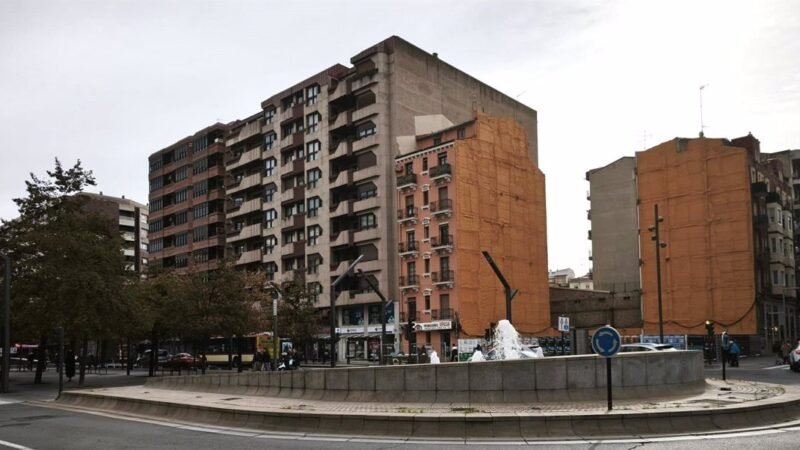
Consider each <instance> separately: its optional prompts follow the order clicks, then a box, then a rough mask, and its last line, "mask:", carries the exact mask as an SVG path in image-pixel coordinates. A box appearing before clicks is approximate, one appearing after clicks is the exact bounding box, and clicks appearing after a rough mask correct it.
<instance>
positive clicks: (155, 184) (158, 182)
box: [150, 177, 164, 192]
mask: <svg viewBox="0 0 800 450" xmlns="http://www.w3.org/2000/svg"><path fill="white" fill-rule="evenodd" d="M163 186H164V178H162V177H157V178H155V179H153V180H150V192H153V191H155V190H156V189H161V188H162V187H163Z"/></svg>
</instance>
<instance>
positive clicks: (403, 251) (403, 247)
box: [398, 241, 419, 258]
mask: <svg viewBox="0 0 800 450" xmlns="http://www.w3.org/2000/svg"><path fill="white" fill-rule="evenodd" d="M398 253H399V254H400V257H401V258H416V257H417V256H418V255H419V241H408V242H400V243H399V245H398Z"/></svg>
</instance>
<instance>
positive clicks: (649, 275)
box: [589, 135, 797, 351]
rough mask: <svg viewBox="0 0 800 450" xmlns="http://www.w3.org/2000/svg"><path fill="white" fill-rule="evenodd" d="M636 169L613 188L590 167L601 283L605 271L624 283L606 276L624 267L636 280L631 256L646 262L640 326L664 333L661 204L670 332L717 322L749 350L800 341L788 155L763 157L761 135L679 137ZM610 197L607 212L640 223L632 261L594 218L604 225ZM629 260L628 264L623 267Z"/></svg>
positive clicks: (643, 156)
mask: <svg viewBox="0 0 800 450" xmlns="http://www.w3.org/2000/svg"><path fill="white" fill-rule="evenodd" d="M633 169H634V170H633V171H631V170H630V164H628V167H626V168H625V169H624V170H623V171H622V173H621V174H620V177H621V178H624V179H623V180H620V181H619V182H618V183H611V184H609V183H594V182H593V180H594V175H595V174H597V173H602V170H598V171H592V172H590V174H591V175H590V177H589V178H590V183H592V184H591V200H592V231H593V236H592V244H593V245H592V248H593V251H592V254H593V258H594V260H593V262H594V273H595V279H596V283H597V285H598V286H600V284H599V283H600V282H601V279H600V277H603V280H602V281H603V282H609V283H617V281H616V280H614V279H613V278H612V279H608V278H605V277H604V276H603V274H611V273H615V272H614V271H615V270H617V272H616V273H617V275H615V276H618V277H619V278H621V279H620V280H619V281H620V282H623V281H626V280H627V279H630V278H631V277H632V276H633V275H634V274H635V272H636V271H635V270H634V269H633V264H632V261H631V260H632V259H633V261H636V262H637V263H638V264H639V274H640V277H641V287H640V293H641V311H642V331H641V332H643V333H644V334H651V335H652V334H658V329H659V320H658V288H657V275H658V274H657V267H656V259H655V258H656V255H655V253H656V252H655V245H656V243H655V241H654V240H653V237H652V233H651V231H649V227H651V226H653V225H654V223H655V220H656V218H655V216H654V206H655V205H658V206H659V216H661V217H662V221H661V222H660V223H659V228H660V240H661V242H664V243H665V244H666V246H665V247H663V248H662V249H661V258H662V261H661V280H662V312H663V327H664V332H665V334H674V335H703V334H705V332H706V330H705V321H706V320H711V321H713V322H714V323H715V324H716V327H717V329H716V330H717V332H720V331H722V330H727V331H728V332H729V333H731V334H733V335H735V336H738V337H740V339H741V341H742V343H743V344H744V346H745V349H746V350H747V351H764V350H769V348H770V347H771V346H772V345H773V344H774V343H775V342H778V341H780V340H782V339H794V338H796V336H797V325H796V324H797V322H796V309H795V308H794V307H793V305H794V301H793V299H794V297H793V296H794V293H793V291H792V290H791V289H786V287H787V286H794V282H795V281H794V280H795V263H794V252H793V247H794V244H793V242H794V240H793V236H794V234H793V225H792V224H791V221H792V219H791V205H792V196H791V190H790V189H789V185H788V183H787V182H786V180H785V178H784V176H783V168H782V166H781V163H780V161H777V160H772V161H767V162H762V158H761V156H760V143H759V141H758V140H757V139H755V138H754V137H753V136H752V135H748V136H745V137H742V138H738V139H733V140H727V139H707V138H702V137H701V138H698V139H683V138H676V139H673V140H671V141H667V142H664V143H662V144H659V145H657V146H655V147H653V148H650V149H648V150H645V151H643V152H638V153H637V154H636V157H635V166H634V167H633ZM631 176H633V177H634V179H635V186H632V185H631V183H630V182H629V181H628V180H630V178H631ZM608 186H611V187H608ZM609 190H610V191H613V195H611V194H610V193H609V192H608V191H609ZM605 197H608V198H617V201H616V202H613V201H611V202H607V203H605V204H603V206H602V209H603V214H604V216H608V217H613V214H614V213H615V212H617V211H618V212H619V221H618V225H617V226H618V227H620V228H622V227H626V224H627V228H630V226H631V225H632V224H633V223H636V224H637V233H636V236H637V243H638V246H637V248H636V251H635V252H634V251H633V250H632V249H629V248H627V247H626V249H625V250H626V251H625V256H624V258H620V250H619V247H618V240H617V239H612V238H610V236H606V235H604V234H603V235H601V234H600V233H594V228H595V218H598V223H597V226H598V228H601V227H602V224H603V221H602V220H600V219H601V217H604V216H600V215H599V214H598V210H599V209H600V205H599V204H595V203H594V199H595V198H598V199H603V198H605ZM623 199H624V201H623ZM632 199H635V201H634V200H632ZM634 205H635V206H634ZM632 208H635V209H636V211H637V215H636V217H635V218H631V217H630V211H631V209H632ZM787 210H788V212H787ZM601 236H603V239H602V240H601V239H600V237H601ZM625 238H626V239H627V238H629V236H627V235H626V236H625ZM625 242H627V240H626V241H625ZM634 254H638V256H636V257H634V256H633V255H634ZM634 258H636V259H634ZM621 259H622V260H624V263H625V269H624V270H619V269H617V267H621V266H620V265H619V264H618V261H620V260H621ZM615 264H616V265H615ZM790 295H791V296H792V297H789V296H790ZM787 298H788V299H789V300H788V301H786V299H787ZM784 305H786V306H785V307H784ZM784 320H785V321H784Z"/></svg>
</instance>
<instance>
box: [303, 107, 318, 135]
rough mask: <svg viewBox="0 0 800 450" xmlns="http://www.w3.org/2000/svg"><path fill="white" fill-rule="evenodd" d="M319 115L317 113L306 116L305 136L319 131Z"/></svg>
mask: <svg viewBox="0 0 800 450" xmlns="http://www.w3.org/2000/svg"><path fill="white" fill-rule="evenodd" d="M320 117H321V116H320V115H319V113H317V112H314V113H311V114H309V115H307V116H306V134H311V133H314V132H316V131H317V130H318V129H319V120H320Z"/></svg>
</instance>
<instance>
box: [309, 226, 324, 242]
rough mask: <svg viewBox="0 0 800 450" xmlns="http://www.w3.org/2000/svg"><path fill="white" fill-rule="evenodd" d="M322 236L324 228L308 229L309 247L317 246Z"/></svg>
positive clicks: (313, 227)
mask: <svg viewBox="0 0 800 450" xmlns="http://www.w3.org/2000/svg"><path fill="white" fill-rule="evenodd" d="M320 236H322V227H320V226H319V225H313V226H310V227H308V245H309V246H311V245H317V243H318V242H319V237H320Z"/></svg>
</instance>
